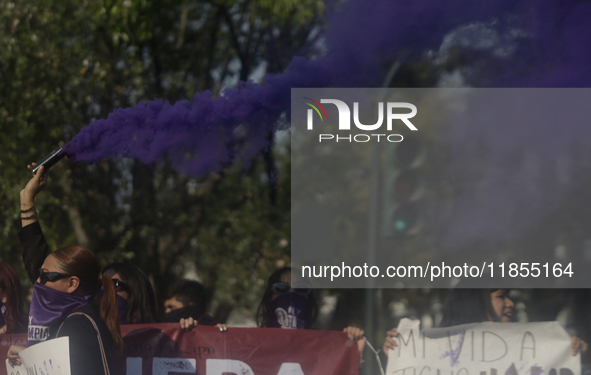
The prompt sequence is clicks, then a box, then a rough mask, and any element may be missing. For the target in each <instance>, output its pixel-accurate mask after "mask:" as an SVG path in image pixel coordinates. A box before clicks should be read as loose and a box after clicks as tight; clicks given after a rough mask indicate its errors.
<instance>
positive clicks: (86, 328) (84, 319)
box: [8, 246, 123, 375]
mask: <svg viewBox="0 0 591 375" xmlns="http://www.w3.org/2000/svg"><path fill="white" fill-rule="evenodd" d="M35 276H36V279H32V281H34V286H33V296H32V300H31V309H30V311H29V330H28V346H31V345H35V344H37V343H39V342H42V341H45V340H48V339H54V338H57V337H66V336H67V337H69V343H70V367H71V370H72V374H73V375H79V374H91V375H95V374H96V375H99V374H100V375H103V374H112V373H114V370H115V369H114V368H113V364H114V362H113V360H114V356H115V354H116V352H117V351H118V350H120V349H121V348H122V347H123V340H122V338H121V333H120V331H119V321H118V318H117V297H116V292H115V286H114V285H113V282H112V281H111V279H109V278H108V277H107V276H104V275H103V276H102V277H101V267H100V264H99V262H98V260H97V259H96V257H95V256H94V254H92V253H91V252H90V251H88V250H87V249H85V248H83V247H82V246H67V247H63V248H61V249H59V250H57V251H55V252H54V253H52V254H50V255H48V256H47V258H45V260H44V262H43V264H42V265H41V268H40V269H39V270H38V271H37V272H36V273H35V274H34V275H32V277H35ZM101 287H102V289H103V290H104V295H103V296H102V298H101V299H100V300H97V298H96V296H97V294H98V291H99V290H100V289H101ZM23 349H24V347H21V346H16V345H13V346H11V347H10V349H9V351H8V359H9V360H10V362H11V363H12V364H20V358H19V353H20V351H21V350H23Z"/></svg>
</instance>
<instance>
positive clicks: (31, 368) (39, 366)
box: [6, 337, 71, 375]
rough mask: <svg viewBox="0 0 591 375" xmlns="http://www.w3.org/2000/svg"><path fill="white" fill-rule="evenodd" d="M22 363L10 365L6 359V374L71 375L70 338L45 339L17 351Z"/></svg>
mask: <svg viewBox="0 0 591 375" xmlns="http://www.w3.org/2000/svg"><path fill="white" fill-rule="evenodd" d="M19 357H21V360H22V362H23V364H22V365H21V366H14V367H12V366H11V365H10V363H9V362H8V359H7V360H6V373H7V374H8V375H27V374H44V375H71V372H70V339H69V338H68V337H60V338H57V339H53V340H47V341H44V342H42V343H39V344H36V345H33V346H31V347H30V348H27V349H25V350H23V351H22V352H20V353H19Z"/></svg>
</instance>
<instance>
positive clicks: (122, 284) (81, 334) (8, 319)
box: [0, 164, 363, 374]
mask: <svg viewBox="0 0 591 375" xmlns="http://www.w3.org/2000/svg"><path fill="white" fill-rule="evenodd" d="M34 166H35V164H33V165H32V166H28V168H29V170H31V171H32V169H33V167H34ZM46 184H47V173H46V172H45V171H44V168H43V167H41V168H39V169H38V170H37V171H36V173H33V175H32V178H31V179H30V181H29V182H28V183H27V185H26V186H25V188H24V189H23V190H22V191H21V194H20V200H21V222H22V228H21V231H20V233H19V238H20V241H21V245H22V258H23V262H24V266H25V269H26V271H27V274H28V276H29V279H30V280H31V282H32V283H33V292H32V296H31V305H30V310H29V316H28V320H27V317H26V313H25V311H24V307H23V306H24V301H23V298H22V293H21V283H20V281H19V278H18V276H17V274H16V272H15V271H14V270H13V269H12V268H11V267H10V266H9V265H8V264H6V263H5V262H1V261H0V301H1V302H2V304H1V305H0V306H1V308H2V310H1V314H0V334H5V333H22V332H27V345H28V346H31V345H35V344H37V343H40V342H43V341H45V340H48V339H53V338H57V337H64V336H67V337H69V345H70V365H71V373H72V374H115V373H117V370H118V369H117V367H118V366H116V363H117V359H116V358H117V355H118V353H119V354H120V353H121V352H122V348H123V339H122V337H121V331H120V325H122V324H150V323H159V322H161V323H166V322H168V323H179V324H180V328H182V329H183V330H185V331H190V330H192V329H193V328H195V327H196V326H197V325H198V324H200V325H212V326H213V325H216V326H217V327H218V328H219V329H220V331H222V332H224V331H226V330H227V326H226V325H225V324H218V323H217V322H216V320H215V319H214V318H213V317H211V316H209V315H207V314H206V312H205V311H206V302H207V293H206V290H205V288H204V287H203V285H201V284H200V283H199V282H197V281H191V280H183V281H181V282H180V283H179V284H178V285H176V286H174V287H173V288H172V289H170V291H169V292H168V294H167V295H166V298H165V303H164V310H165V314H164V315H163V316H159V315H158V314H157V308H156V298H155V293H154V290H153V288H152V285H151V283H150V280H149V278H148V277H147V276H146V274H145V273H144V272H143V271H142V270H141V269H140V268H138V267H136V266H135V265H133V264H131V263H112V264H109V265H107V266H106V267H104V268H102V269H101V266H100V263H99V261H98V260H97V258H96V257H95V256H94V254H93V253H92V252H91V251H89V250H87V249H85V248H84V247H82V246H66V247H62V248H60V249H58V250H56V251H52V250H51V249H50V247H49V245H48V243H47V241H46V239H45V237H44V235H43V232H42V230H41V226H40V224H39V221H38V214H37V210H36V208H35V197H36V196H37V195H38V194H39V193H40V192H41V191H42V190H43V188H44V187H45V185H46ZM279 311H281V312H282V313H278V312H279ZM317 313H318V308H317V303H316V300H315V299H314V295H313V293H312V289H311V288H309V287H306V288H297V287H292V285H291V269H290V268H288V267H285V268H282V269H280V270H278V271H276V272H275V273H274V274H273V275H271V277H270V278H269V282H268V285H267V290H266V292H265V294H264V295H263V297H262V301H261V303H260V306H259V309H258V311H257V317H256V320H257V323H258V326H259V327H276V328H300V329H301V328H309V327H310V326H311V325H312V324H313V322H314V320H315V319H316V315H317ZM344 331H345V332H347V333H348V335H349V337H350V338H351V340H352V341H358V343H359V348H360V350H362V349H363V331H362V330H360V329H358V328H355V327H347V328H345V329H344ZM24 349H25V347H24V346H19V345H12V346H11V347H10V349H9V351H8V359H9V362H10V363H11V364H12V365H19V364H21V363H22V361H21V359H20V357H19V353H20V352H21V351H22V350H24Z"/></svg>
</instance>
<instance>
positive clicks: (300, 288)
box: [256, 267, 365, 362]
mask: <svg viewBox="0 0 591 375" xmlns="http://www.w3.org/2000/svg"><path fill="white" fill-rule="evenodd" d="M317 315H318V305H317V303H316V298H315V297H314V293H313V290H312V288H310V286H309V285H306V284H293V285H292V284H291V268H290V267H284V268H281V269H279V270H277V271H275V272H274V273H273V274H272V275H271V277H269V280H268V282H267V289H266V290H265V294H264V295H263V299H262V301H261V303H260V305H259V308H258V310H257V315H256V322H257V326H259V327H264V328H291V329H310V328H312V327H313V325H314V322H315V320H316V317H317ZM343 331H344V332H346V333H347V334H348V335H349V338H350V339H351V340H352V341H357V345H358V348H359V358H360V362H363V359H362V358H363V350H364V348H365V336H364V332H363V331H362V330H361V329H359V328H356V327H351V326H349V327H347V328H345V329H344V330H343Z"/></svg>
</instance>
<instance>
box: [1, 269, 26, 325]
mask: <svg viewBox="0 0 591 375" xmlns="http://www.w3.org/2000/svg"><path fill="white" fill-rule="evenodd" d="M26 330H27V317H26V315H25V312H24V310H23V296H22V294H21V283H20V280H19V279H18V275H17V274H16V272H14V270H13V269H12V267H10V266H9V265H8V263H6V262H2V261H0V335H1V334H4V333H22V332H25V331H26Z"/></svg>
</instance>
